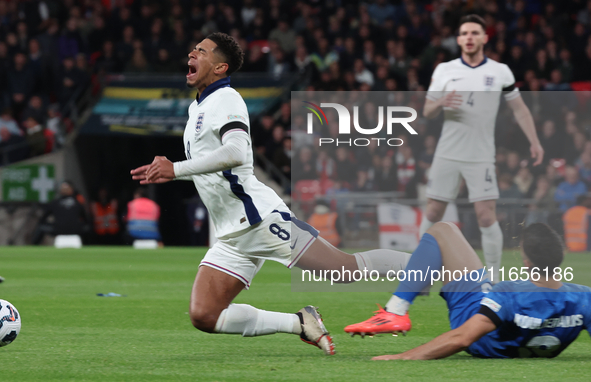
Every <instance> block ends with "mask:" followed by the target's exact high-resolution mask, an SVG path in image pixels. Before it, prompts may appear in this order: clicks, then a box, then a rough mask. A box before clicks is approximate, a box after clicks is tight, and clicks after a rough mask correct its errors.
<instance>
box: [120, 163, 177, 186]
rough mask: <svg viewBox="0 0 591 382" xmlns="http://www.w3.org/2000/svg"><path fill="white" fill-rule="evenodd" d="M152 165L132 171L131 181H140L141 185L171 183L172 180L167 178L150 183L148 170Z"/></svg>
mask: <svg viewBox="0 0 591 382" xmlns="http://www.w3.org/2000/svg"><path fill="white" fill-rule="evenodd" d="M150 166H151V165H149V164H147V165H144V166H141V167H138V168H136V169H133V170H131V171H130V173H131V179H133V180H139V181H140V184H160V183H166V182H169V181H171V180H172V179H166V178H161V179H157V180H156V181H148V175H147V174H148V168H150Z"/></svg>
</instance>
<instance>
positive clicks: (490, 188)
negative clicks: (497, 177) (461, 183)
mask: <svg viewBox="0 0 591 382" xmlns="http://www.w3.org/2000/svg"><path fill="white" fill-rule="evenodd" d="M493 188H494V187H489V188H487V189H485V190H484V192H487V191H490V190H492V189H493Z"/></svg>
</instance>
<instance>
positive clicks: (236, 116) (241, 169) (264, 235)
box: [131, 33, 410, 354]
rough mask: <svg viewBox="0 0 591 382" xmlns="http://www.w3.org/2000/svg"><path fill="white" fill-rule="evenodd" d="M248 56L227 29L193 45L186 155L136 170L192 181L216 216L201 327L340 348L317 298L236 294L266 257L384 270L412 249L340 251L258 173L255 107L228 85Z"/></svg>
mask: <svg viewBox="0 0 591 382" xmlns="http://www.w3.org/2000/svg"><path fill="white" fill-rule="evenodd" d="M243 55H244V53H243V52H242V50H241V49H240V46H239V45H238V44H237V43H236V41H235V40H234V39H233V38H232V37H230V36H228V35H226V34H223V33H213V34H211V35H209V36H208V37H207V38H206V39H205V40H203V41H202V42H201V43H199V44H198V45H197V46H196V47H195V49H194V50H193V51H192V52H191V53H189V62H188V65H189V73H188V74H187V85H188V86H189V87H192V88H197V89H198V90H199V94H198V96H197V99H196V100H195V101H194V102H193V103H192V104H191V105H190V106H189V119H188V121H187V125H186V127H185V133H184V136H183V148H184V150H185V155H186V157H187V160H185V161H181V162H175V163H172V162H171V161H169V160H168V159H166V158H165V157H155V159H154V161H153V162H152V164H149V165H145V166H141V167H139V168H137V169H134V170H132V171H131V174H132V177H133V179H134V180H139V181H140V183H141V184H151V183H164V182H168V181H171V180H174V179H184V180H192V181H193V182H194V184H195V187H196V188H197V190H198V191H199V195H200V197H201V198H202V200H203V202H204V204H205V206H206V207H207V209H208V211H209V213H210V215H211V218H212V221H213V226H214V230H215V234H216V237H217V238H218V241H217V242H216V243H215V244H214V245H213V247H212V248H211V249H210V250H209V251H208V252H207V254H206V255H205V257H204V258H203V260H202V262H201V264H200V266H199V270H198V272H197V276H196V277H195V283H194V285H193V290H192V293H191V303H190V317H191V321H192V323H193V325H194V326H195V327H196V328H198V329H200V330H202V331H206V332H213V333H228V334H242V335H243V336H247V337H250V336H260V335H266V334H273V333H293V334H298V335H300V337H301V338H302V340H304V341H305V342H307V343H310V344H312V345H315V346H318V347H319V348H321V349H322V350H323V351H324V352H325V353H326V354H334V345H333V343H332V339H331V338H330V336H329V334H328V331H327V330H326V328H325V327H324V324H323V322H322V319H321V317H320V315H319V313H318V312H317V310H316V308H314V307H313V306H307V307H305V308H303V309H301V310H300V311H299V312H297V313H296V314H290V313H279V312H269V311H265V310H260V309H257V308H254V307H252V306H250V305H246V304H233V303H232V301H233V300H234V298H235V297H236V296H237V295H238V293H240V291H242V290H243V289H245V288H248V287H249V286H250V283H251V281H252V279H253V278H254V276H255V275H256V273H257V272H258V271H259V269H260V268H261V266H262V265H263V263H264V261H265V260H273V261H277V262H279V263H281V264H284V265H285V266H287V267H288V268H291V267H292V266H294V265H296V266H298V267H300V268H303V269H318V270H332V269H337V270H341V269H342V268H344V269H346V270H350V271H351V272H352V271H355V270H363V269H364V268H365V269H367V270H368V271H371V270H377V271H378V272H379V273H380V274H381V275H386V274H387V272H388V271H389V270H395V271H397V270H400V269H404V267H405V266H406V263H407V262H408V259H409V258H410V254H407V253H403V252H397V251H392V250H373V251H367V252H362V253H356V254H354V255H350V254H347V253H345V252H342V251H340V250H338V249H337V248H335V247H333V246H331V245H330V244H329V243H328V242H326V241H325V240H324V239H322V238H321V237H319V236H318V231H317V230H315V229H314V228H313V227H311V226H310V225H308V224H306V223H304V222H302V221H299V220H297V219H296V218H295V217H294V216H293V215H292V214H291V213H290V211H289V209H288V208H287V206H286V205H285V204H284V203H283V201H282V199H281V198H280V197H279V196H278V195H277V194H276V193H275V192H274V191H273V190H272V189H271V188H269V187H267V186H266V185H264V184H263V183H261V182H260V181H259V180H258V179H257V178H256V177H255V176H254V173H253V171H254V165H253V152H252V148H251V138H250V119H249V115H248V110H247V107H246V104H245V103H244V100H243V99H242V97H241V96H240V94H239V93H238V92H237V91H236V90H234V89H233V88H231V87H230V77H229V75H230V74H232V73H233V72H235V71H236V70H238V69H239V68H240V66H241V65H242V61H243ZM349 281H352V280H349Z"/></svg>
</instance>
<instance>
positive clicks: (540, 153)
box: [529, 142, 544, 166]
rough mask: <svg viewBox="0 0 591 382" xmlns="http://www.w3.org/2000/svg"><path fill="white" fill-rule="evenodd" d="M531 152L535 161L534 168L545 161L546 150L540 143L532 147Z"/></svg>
mask: <svg viewBox="0 0 591 382" xmlns="http://www.w3.org/2000/svg"><path fill="white" fill-rule="evenodd" d="M529 151H530V152H531V157H532V159H535V162H534V166H537V165H539V164H540V163H542V161H543V160H544V148H543V147H542V145H541V144H540V143H539V142H538V143H535V144H533V145H531V146H530V148H529Z"/></svg>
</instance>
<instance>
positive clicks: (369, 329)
mask: <svg viewBox="0 0 591 382" xmlns="http://www.w3.org/2000/svg"><path fill="white" fill-rule="evenodd" d="M378 307H379V309H378V310H376V311H375V312H374V316H373V317H372V318H370V319H368V320H365V321H363V322H360V323H358V324H353V325H349V326H347V327H346V328H345V332H347V333H349V334H351V337H353V336H355V334H359V335H360V336H361V337H362V338H363V337H365V335H368V336H370V337H373V336H374V335H375V334H381V333H392V334H393V335H395V336H397V335H398V333H402V335H404V336H405V335H406V332H408V331H409V330H410V329H411V328H412V325H411V323H410V318H409V317H408V313H406V314H405V315H404V316H399V315H397V314H394V313H390V312H388V311H386V310H385V309H383V308H382V307H381V306H380V305H379V304H378Z"/></svg>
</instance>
